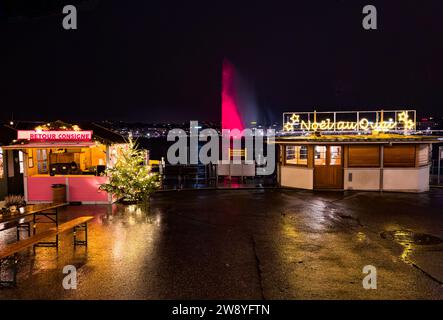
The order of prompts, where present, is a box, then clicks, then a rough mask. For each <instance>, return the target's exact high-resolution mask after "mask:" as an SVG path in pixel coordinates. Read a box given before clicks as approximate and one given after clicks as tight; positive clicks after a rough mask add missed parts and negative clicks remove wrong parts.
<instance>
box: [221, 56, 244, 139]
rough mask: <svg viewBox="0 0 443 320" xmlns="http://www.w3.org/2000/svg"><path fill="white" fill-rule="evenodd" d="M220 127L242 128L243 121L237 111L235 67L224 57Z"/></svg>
mask: <svg viewBox="0 0 443 320" xmlns="http://www.w3.org/2000/svg"><path fill="white" fill-rule="evenodd" d="M222 71H223V72H222V129H229V130H232V129H239V130H240V131H242V130H243V123H242V121H241V119H240V115H239V112H238V105H237V102H236V97H237V90H236V88H235V69H234V66H233V65H232V64H231V63H230V62H229V61H228V60H226V59H224V60H223V70H222Z"/></svg>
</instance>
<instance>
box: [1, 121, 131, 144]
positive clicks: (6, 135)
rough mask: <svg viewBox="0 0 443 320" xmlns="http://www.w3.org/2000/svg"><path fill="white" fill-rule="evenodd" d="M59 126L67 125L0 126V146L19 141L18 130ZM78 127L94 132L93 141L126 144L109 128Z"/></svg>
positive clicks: (81, 124)
mask: <svg viewBox="0 0 443 320" xmlns="http://www.w3.org/2000/svg"><path fill="white" fill-rule="evenodd" d="M59 124H66V125H69V126H70V124H67V123H65V122H62V121H55V122H52V123H44V122H17V123H15V124H14V126H10V125H7V124H1V125H0V145H10V144H12V143H14V140H16V139H17V131H18V130H34V129H35V127H37V126H46V125H49V126H53V125H59ZM78 126H79V127H80V128H81V129H82V130H92V131H93V135H92V138H93V140H96V141H100V142H101V143H103V144H108V145H109V144H115V143H126V140H125V138H124V137H123V136H122V135H120V134H118V133H116V132H114V131H112V130H111V129H109V128H106V127H104V126H102V125H100V124H97V123H95V122H84V123H79V124H78Z"/></svg>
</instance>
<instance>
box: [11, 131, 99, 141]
mask: <svg viewBox="0 0 443 320" xmlns="http://www.w3.org/2000/svg"><path fill="white" fill-rule="evenodd" d="M17 139H18V140H28V141H40V142H45V141H91V140H92V131H41V130H39V131H37V130H19V131H18V132H17Z"/></svg>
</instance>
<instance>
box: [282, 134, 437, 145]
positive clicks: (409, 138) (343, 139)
mask: <svg viewBox="0 0 443 320" xmlns="http://www.w3.org/2000/svg"><path fill="white" fill-rule="evenodd" d="M441 139H442V138H441V137H436V136H421V135H405V134H398V133H378V134H334V135H332V134H330V135H322V134H318V133H317V134H315V133H311V134H308V135H290V136H280V137H276V139H275V140H276V143H281V144H284V143H294V142H296V143H303V144H317V143H319V142H321V143H392V142H395V143H437V142H443V140H441Z"/></svg>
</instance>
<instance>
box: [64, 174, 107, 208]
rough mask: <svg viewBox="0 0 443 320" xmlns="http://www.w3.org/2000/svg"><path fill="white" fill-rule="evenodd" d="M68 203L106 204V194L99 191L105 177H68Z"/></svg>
mask: <svg viewBox="0 0 443 320" xmlns="http://www.w3.org/2000/svg"><path fill="white" fill-rule="evenodd" d="M68 179H69V201H88V202H107V201H108V194H107V193H106V192H104V191H99V190H98V187H99V186H100V184H101V183H105V182H106V180H107V177H94V176H86V177H69V178H68Z"/></svg>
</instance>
